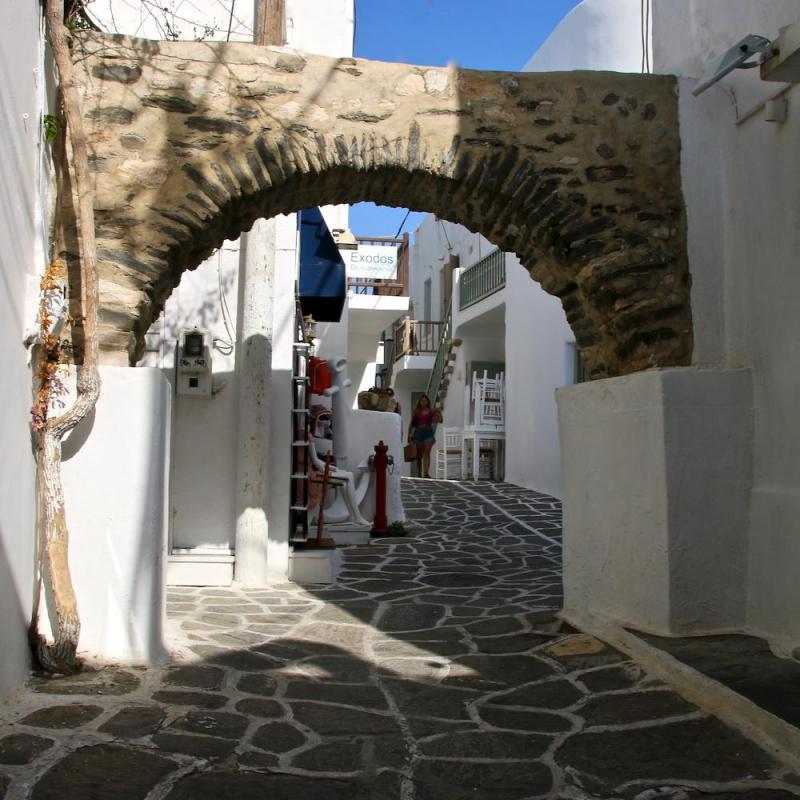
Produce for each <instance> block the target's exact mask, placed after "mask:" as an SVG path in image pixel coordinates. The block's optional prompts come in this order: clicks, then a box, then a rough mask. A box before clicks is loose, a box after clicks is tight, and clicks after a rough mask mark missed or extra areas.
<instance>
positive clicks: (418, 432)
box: [414, 427, 434, 444]
mask: <svg viewBox="0 0 800 800" xmlns="http://www.w3.org/2000/svg"><path fill="white" fill-rule="evenodd" d="M414 441H415V442H416V443H417V444H425V443H426V442H433V441H434V438H433V428H428V427H425V428H414Z"/></svg>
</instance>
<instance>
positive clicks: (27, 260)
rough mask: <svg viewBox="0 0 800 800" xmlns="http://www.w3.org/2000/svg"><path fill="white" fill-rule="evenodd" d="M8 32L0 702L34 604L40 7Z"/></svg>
mask: <svg viewBox="0 0 800 800" xmlns="http://www.w3.org/2000/svg"><path fill="white" fill-rule="evenodd" d="M0 9H2V11H3V13H4V14H5V17H6V18H7V19H13V24H10V25H6V26H4V27H3V30H2V33H0V75H2V80H0V128H2V130H3V146H2V148H0V180H1V181H2V185H3V187H4V191H3V193H2V199H0V208H1V209H2V211H0V241H2V243H3V246H2V247H1V248H0V387H2V394H3V400H2V413H1V414H0V443H2V452H3V457H2V459H0V609H2V610H3V614H2V620H0V650H1V651H2V657H1V658H0V697H2V696H3V695H4V694H6V693H7V692H8V691H9V690H11V689H12V688H13V687H14V686H16V685H17V684H18V683H20V681H21V680H22V679H23V677H24V675H25V672H26V670H27V669H28V665H29V658H28V645H27V627H28V624H29V622H30V613H31V599H32V596H33V561H34V531H35V507H34V503H35V500H34V468H35V464H34V457H33V453H32V448H31V435H30V427H29V425H30V414H29V410H30V406H31V373H30V370H29V369H28V367H27V364H26V358H27V353H26V352H25V348H24V347H23V344H22V340H23V337H24V331H25V328H26V326H27V325H28V324H29V323H30V320H26V318H25V316H26V291H27V284H28V282H29V281H32V282H33V285H34V287H36V286H38V283H36V281H35V278H34V276H35V275H36V274H37V273H39V272H40V271H41V270H42V269H43V268H44V266H45V264H44V258H45V256H44V255H43V254H44V253H45V252H46V237H45V235H44V232H43V230H42V227H43V226H42V225H41V211H40V209H41V204H40V202H39V185H40V170H39V167H38V162H39V158H40V147H41V146H42V143H41V131H42V124H41V114H42V108H43V106H42V103H43V97H44V87H43V85H42V81H43V65H42V63H40V60H41V50H40V46H41V38H40V29H39V4H38V3H37V2H34V0H24V2H13V3H12V2H11V0H2V2H0Z"/></svg>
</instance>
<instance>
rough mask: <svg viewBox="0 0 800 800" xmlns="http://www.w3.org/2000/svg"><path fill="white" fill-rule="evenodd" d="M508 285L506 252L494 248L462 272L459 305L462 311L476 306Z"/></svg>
mask: <svg viewBox="0 0 800 800" xmlns="http://www.w3.org/2000/svg"><path fill="white" fill-rule="evenodd" d="M505 285H506V254H505V253H504V252H503V251H502V250H500V249H497V250H492V252H491V253H489V255H487V256H484V257H483V258H482V259H481V260H480V261H476V262H475V263H474V264H473V265H472V266H471V267H468V268H467V269H465V270H464V271H463V272H462V273H461V278H460V280H459V288H458V307H459V309H461V310H462V311H463V310H464V309H465V308H469V307H470V306H474V305H475V303H479V302H480V301H481V300H483V299H484V298H486V297H489V295H492V294H494V293H495V292H497V291H499V290H500V289H502V288H503V287H504V286H505Z"/></svg>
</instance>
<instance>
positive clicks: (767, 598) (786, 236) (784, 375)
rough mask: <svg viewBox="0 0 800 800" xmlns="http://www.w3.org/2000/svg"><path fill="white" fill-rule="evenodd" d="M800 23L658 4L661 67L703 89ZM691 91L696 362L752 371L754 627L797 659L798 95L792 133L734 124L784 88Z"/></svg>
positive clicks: (687, 117)
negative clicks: (751, 41) (718, 68)
mask: <svg viewBox="0 0 800 800" xmlns="http://www.w3.org/2000/svg"><path fill="white" fill-rule="evenodd" d="M798 19H800V5H798V4H797V2H795V0H766V1H765V2H762V3H752V2H748V1H747V0H703V2H698V1H697V0H657V2H656V3H655V29H654V52H655V64H656V68H657V69H658V70H659V71H664V72H674V73H677V74H680V75H685V76H691V77H697V76H698V75H700V74H701V73H702V71H703V69H704V68H705V66H706V65H707V63H708V62H709V61H710V60H711V59H712V58H713V56H714V55H717V54H719V53H722V52H724V51H725V50H727V49H728V48H729V47H730V46H732V45H733V44H735V43H736V42H737V41H739V39H741V38H742V36H744V35H745V34H747V33H759V34H761V35H764V36H766V37H768V38H774V37H775V36H776V35H777V34H778V31H779V29H780V28H781V27H783V26H785V25H788V24H790V23H792V22H795V21H797V20H798ZM693 83H694V82H693V81H688V80H687V81H684V82H682V84H681V126H682V140H683V152H682V159H683V165H684V166H683V178H684V194H685V197H686V202H687V208H688V215H689V219H688V221H689V247H690V268H691V271H692V277H693V288H692V306H693V314H694V318H695V330H696V336H697V342H696V349H695V360H696V361H697V362H698V363H700V364H703V363H713V362H714V361H715V360H716V361H718V362H722V363H724V364H726V365H728V366H752V367H753V370H754V371H753V385H754V400H755V439H754V452H753V460H754V482H753V487H752V491H751V493H750V499H751V505H750V508H749V519H750V532H749V547H748V552H749V570H748V580H747V587H746V590H744V589H743V593H744V592H745V591H746V596H747V604H748V613H747V623H746V624H747V628H748V629H749V630H752V631H753V632H755V633H760V634H762V635H764V636H766V637H768V638H769V639H770V640H771V642H772V643H773V645H774V646H776V647H777V648H778V649H781V650H784V651H791V649H793V648H794V647H797V646H798V644H800V592H799V591H798V590H797V578H796V576H797V574H798V568H799V567H800V535H798V532H800V527H799V525H798V514H797V511H798V505H799V504H798V497H800V462H799V461H798V459H797V453H798V452H799V451H800V418H798V414H797V396H798V388H799V387H800V384H799V383H798V377H797V369H796V364H797V361H798V347H797V342H798V341H800V317H799V316H798V314H797V312H796V308H795V305H796V304H795V302H794V299H795V298H796V297H797V296H798V292H799V291H800V276H799V275H798V271H797V268H796V265H797V252H798V248H800V233H798V231H799V230H800V226H798V216H797V214H798V212H797V209H798V205H797V193H796V186H797V178H798V173H800V157H798V148H797V142H798V137H799V136H800V114H798V105H797V102H798V100H797V89H796V88H794V89H793V90H791V91H790V92H789V93H788V95H786V96H787V97H788V101H789V118H788V120H787V122H786V123H783V124H776V123H770V122H766V121H765V120H764V118H763V115H762V114H761V113H756V114H755V115H754V116H752V117H751V118H750V119H748V120H747V121H745V122H743V123H742V124H739V125H737V124H736V120H737V118H742V117H743V116H744V115H745V114H747V112H748V111H749V110H750V109H752V108H754V107H755V106H756V105H757V104H758V103H759V102H760V101H762V100H763V99H764V98H765V97H767V96H769V95H771V94H772V93H774V92H775V91H776V90H777V89H779V88H780V84H774V83H766V82H763V81H761V80H760V76H759V73H758V70H737V71H735V72H734V73H731V74H730V75H729V76H727V77H725V78H723V79H722V80H721V81H720V82H719V84H718V85H717V86H716V87H713V88H712V89H710V90H708V91H707V92H706V93H705V94H703V95H701V96H700V97H699V98H694V97H692V96H691V94H690V90H691V87H692V86H693Z"/></svg>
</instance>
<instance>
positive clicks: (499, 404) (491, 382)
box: [472, 370, 506, 430]
mask: <svg viewBox="0 0 800 800" xmlns="http://www.w3.org/2000/svg"><path fill="white" fill-rule="evenodd" d="M472 399H473V401H474V403H475V415H474V419H475V427H476V428H493V429H497V430H499V429H502V428H503V427H505V422H506V420H505V416H506V414H505V405H506V403H505V399H506V398H505V376H504V374H503V373H502V372H501V373H500V374H499V375H498V376H497V377H496V378H490V377H488V374H487V372H486V370H484V372H483V377H482V378H479V377H478V375H477V373H475V372H473V373H472Z"/></svg>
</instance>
